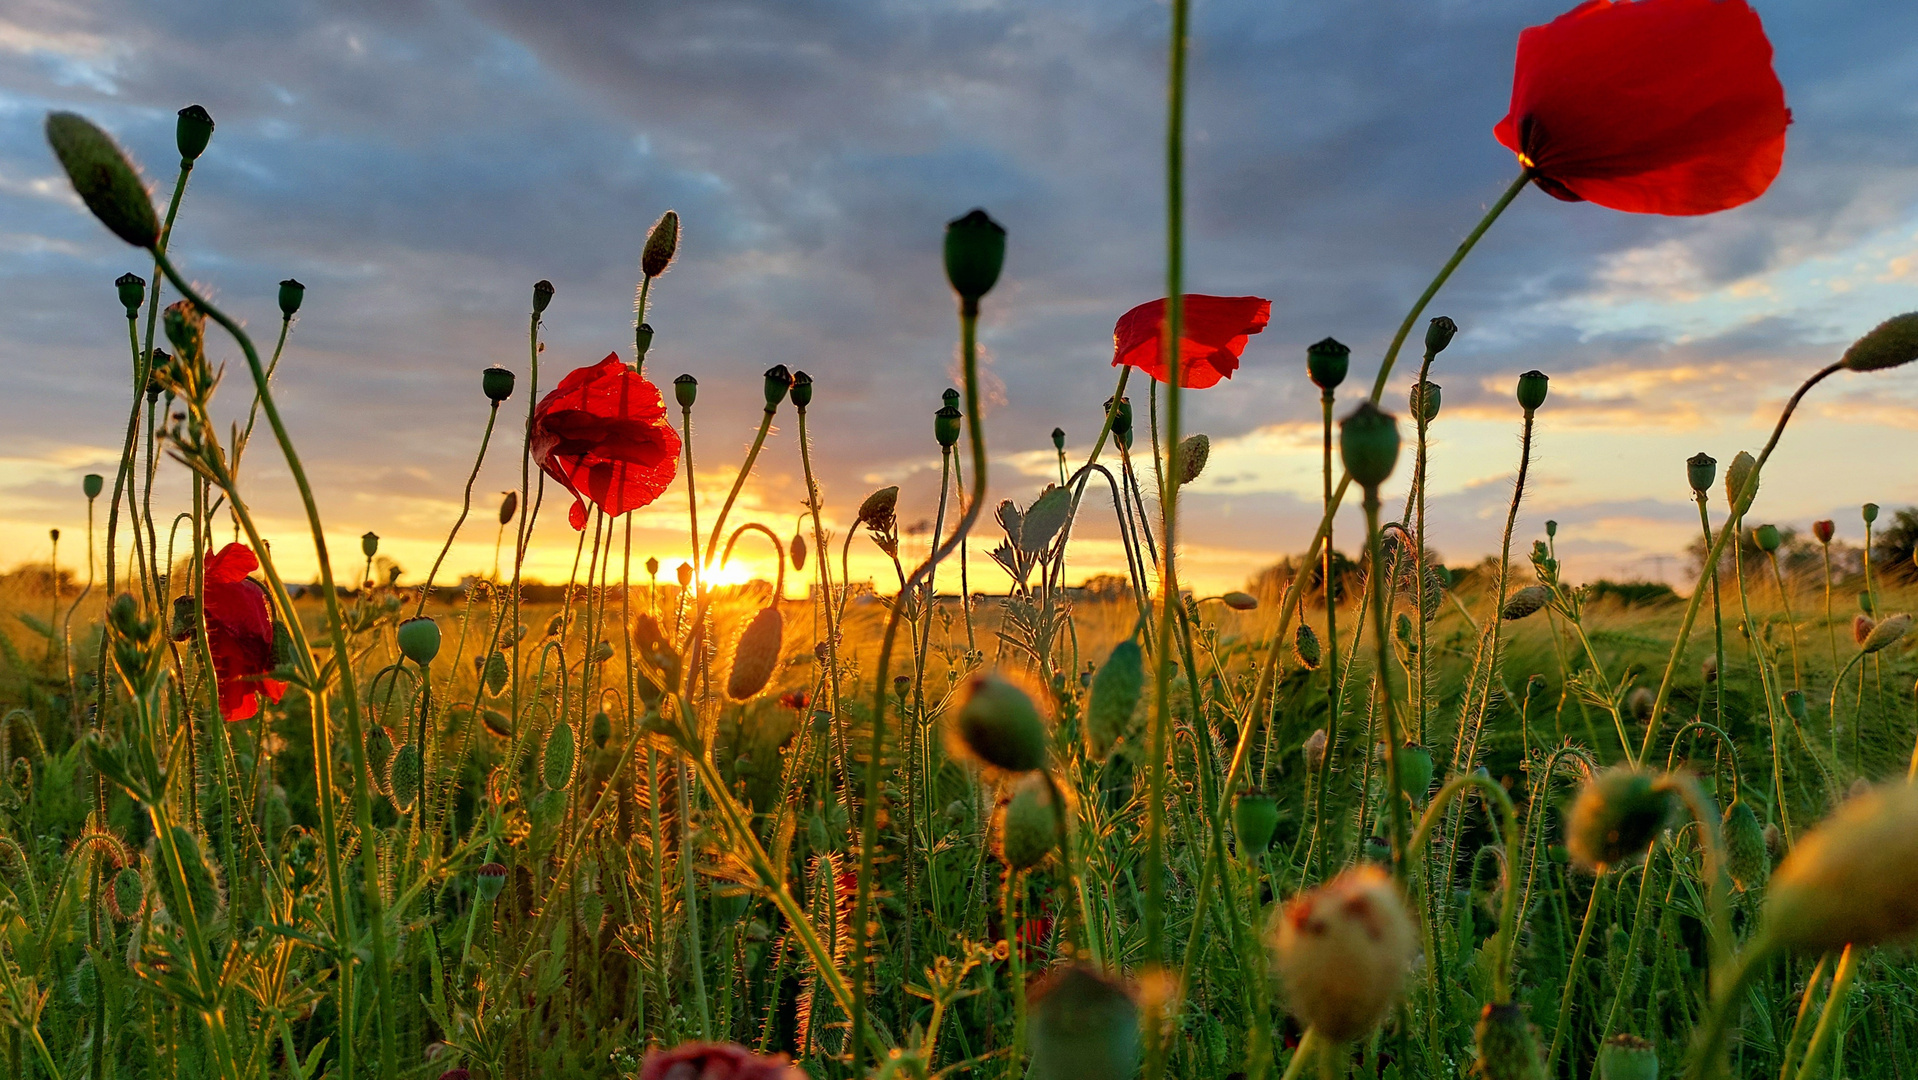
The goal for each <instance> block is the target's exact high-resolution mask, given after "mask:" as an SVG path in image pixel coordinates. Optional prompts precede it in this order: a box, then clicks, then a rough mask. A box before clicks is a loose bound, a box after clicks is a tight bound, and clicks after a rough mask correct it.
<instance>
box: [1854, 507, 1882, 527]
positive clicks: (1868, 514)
mask: <svg viewBox="0 0 1918 1080" xmlns="http://www.w3.org/2000/svg"><path fill="white" fill-rule="evenodd" d="M1858 514H1859V516H1860V517H1863V518H1864V519H1865V524H1867V525H1869V524H1871V523H1872V522H1874V521H1877V520H1878V504H1877V503H1866V504H1865V505H1863V506H1861V507H1859V508H1858Z"/></svg>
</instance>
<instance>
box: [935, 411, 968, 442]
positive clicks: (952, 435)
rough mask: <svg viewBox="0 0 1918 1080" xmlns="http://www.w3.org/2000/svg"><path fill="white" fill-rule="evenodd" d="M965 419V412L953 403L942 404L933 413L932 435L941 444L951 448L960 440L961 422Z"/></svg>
mask: <svg viewBox="0 0 1918 1080" xmlns="http://www.w3.org/2000/svg"><path fill="white" fill-rule="evenodd" d="M963 419H965V416H964V414H963V413H961V412H960V411H959V410H958V409H956V408H953V407H952V406H951V405H942V406H940V408H939V411H938V412H935V413H933V414H932V437H933V438H934V439H937V440H938V441H939V445H940V446H943V447H947V448H951V447H952V446H953V445H955V444H956V443H958V441H959V422H960V421H961V420H963Z"/></svg>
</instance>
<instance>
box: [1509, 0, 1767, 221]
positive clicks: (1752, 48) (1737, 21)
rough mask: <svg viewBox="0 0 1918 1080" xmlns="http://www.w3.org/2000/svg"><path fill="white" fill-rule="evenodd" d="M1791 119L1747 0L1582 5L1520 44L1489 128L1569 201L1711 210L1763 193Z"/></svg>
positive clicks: (1643, 210) (1645, 209) (1643, 209)
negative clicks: (1506, 94)
mask: <svg viewBox="0 0 1918 1080" xmlns="http://www.w3.org/2000/svg"><path fill="white" fill-rule="evenodd" d="M1789 123H1791V111H1790V110H1788V109H1786V108H1785V90H1784V87H1782V86H1780V85H1779V83H1778V76H1777V75H1776V74H1774V73H1773V71H1772V50H1771V42H1770V41H1768V40H1767V39H1766V38H1765V28H1764V27H1763V26H1761V25H1760V24H1759V22H1758V15H1757V13H1756V12H1754V11H1752V9H1751V7H1750V6H1749V5H1748V4H1747V3H1746V2H1745V0H1638V2H1635V3H1614V2H1613V0H1587V2H1586V3H1583V4H1580V5H1579V6H1578V7H1575V8H1573V9H1572V10H1570V11H1568V12H1566V13H1565V14H1563V15H1560V16H1559V17H1558V18H1556V19H1554V20H1552V21H1551V22H1550V23H1547V24H1545V25H1544V26H1534V27H1530V28H1528V29H1527V30H1525V32H1523V33H1521V34H1520V35H1519V36H1518V63H1517V67H1516V70H1515V71H1514V73H1513V77H1512V110H1511V112H1510V113H1508V114H1507V115H1506V117H1505V119H1503V120H1500V121H1499V122H1498V126H1497V127H1496V128H1495V129H1494V133H1495V134H1496V135H1497V136H1498V141H1499V142H1501V143H1503V144H1505V146H1507V147H1508V148H1510V149H1511V150H1512V152H1514V153H1516V154H1517V155H1518V159H1519V161H1520V162H1521V163H1523V164H1525V165H1527V166H1529V167H1530V168H1531V169H1533V170H1534V172H1535V173H1536V174H1537V175H1536V180H1537V183H1538V186H1539V187H1541V188H1543V189H1545V191H1547V192H1548V193H1550V194H1552V195H1554V196H1556V197H1557V198H1560V199H1564V200H1566V201H1567V202H1578V201H1580V200H1583V199H1590V200H1591V201H1592V202H1595V203H1597V204H1599V205H1600V206H1608V207H1611V208H1612V209H1614V210H1626V211H1630V212H1632V213H1639V214H1710V213H1715V212H1717V211H1719V210H1727V209H1730V208H1731V207H1734V206H1738V205H1741V204H1743V203H1748V202H1750V201H1751V200H1753V199H1756V198H1757V197H1758V196H1760V195H1763V194H1764V193H1765V189H1766V188H1768V187H1770V186H1771V182H1772V180H1773V178H1775V177H1776V176H1777V175H1778V166H1779V162H1780V160H1781V159H1782V158H1783V157H1784V153H1785V125H1787V124H1789Z"/></svg>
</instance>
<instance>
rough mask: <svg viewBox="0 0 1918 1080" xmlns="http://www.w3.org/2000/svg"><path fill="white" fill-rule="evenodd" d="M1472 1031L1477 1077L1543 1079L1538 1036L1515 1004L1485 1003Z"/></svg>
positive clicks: (1524, 1079)
mask: <svg viewBox="0 0 1918 1080" xmlns="http://www.w3.org/2000/svg"><path fill="white" fill-rule="evenodd" d="M1473 1034H1474V1035H1475V1036H1476V1040H1477V1043H1478V1061H1477V1062H1476V1063H1475V1064H1474V1066H1473V1068H1472V1073H1473V1075H1475V1076H1478V1077H1480V1078H1481V1080H1545V1061H1544V1059H1543V1058H1541V1057H1540V1056H1539V1052H1538V1040H1537V1039H1536V1038H1535V1037H1534V1036H1533V1035H1532V1025H1531V1024H1530V1023H1528V1022H1526V1019H1525V1013H1524V1011H1523V1010H1522V1009H1520V1008H1519V1006H1518V1005H1517V1004H1514V1003H1512V1002H1506V1003H1505V1004H1502V1005H1501V1004H1487V1005H1486V1006H1485V1011H1484V1012H1482V1013H1480V1014H1479V1018H1478V1026H1477V1027H1476V1028H1474V1029H1473Z"/></svg>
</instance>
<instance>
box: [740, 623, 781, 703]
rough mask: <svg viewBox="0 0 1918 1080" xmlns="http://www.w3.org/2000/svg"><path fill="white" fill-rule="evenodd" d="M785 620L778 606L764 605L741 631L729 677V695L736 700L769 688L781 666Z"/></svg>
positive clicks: (744, 698)
mask: <svg viewBox="0 0 1918 1080" xmlns="http://www.w3.org/2000/svg"><path fill="white" fill-rule="evenodd" d="M785 625H786V624H785V620H784V619H782V618H781V617H780V614H779V608H778V607H777V606H769V607H763V608H760V609H759V614H757V615H754V616H753V618H752V621H751V622H749V623H747V624H746V629H745V631H744V632H742V633H741V634H740V635H739V645H738V647H737V648H735V649H734V650H733V671H732V675H731V676H730V677H728V678H727V680H726V696H727V697H730V698H732V699H733V700H734V701H745V700H746V699H747V698H750V697H752V696H753V695H755V694H757V693H759V692H760V691H761V690H764V689H765V688H766V683H767V682H768V681H770V680H771V679H772V677H773V669H774V668H776V667H778V666H779V651H780V648H781V647H782V646H783V645H784V643H785Z"/></svg>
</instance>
